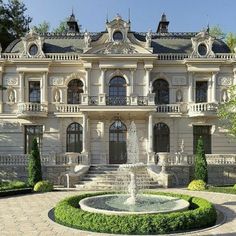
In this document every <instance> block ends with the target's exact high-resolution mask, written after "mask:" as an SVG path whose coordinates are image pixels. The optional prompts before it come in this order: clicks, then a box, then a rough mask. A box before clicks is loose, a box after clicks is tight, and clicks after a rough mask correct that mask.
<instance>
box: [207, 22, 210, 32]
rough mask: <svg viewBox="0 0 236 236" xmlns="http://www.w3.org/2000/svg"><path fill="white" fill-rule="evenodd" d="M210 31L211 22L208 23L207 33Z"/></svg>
mask: <svg viewBox="0 0 236 236" xmlns="http://www.w3.org/2000/svg"><path fill="white" fill-rule="evenodd" d="M209 32H210V26H209V23H208V24H207V33H208V34H209Z"/></svg>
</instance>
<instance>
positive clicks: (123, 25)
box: [106, 14, 130, 42]
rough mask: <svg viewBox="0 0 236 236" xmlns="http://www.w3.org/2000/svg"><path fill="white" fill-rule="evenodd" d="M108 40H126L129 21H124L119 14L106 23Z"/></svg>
mask: <svg viewBox="0 0 236 236" xmlns="http://www.w3.org/2000/svg"><path fill="white" fill-rule="evenodd" d="M106 28H107V32H108V36H109V37H108V42H116V41H117V42H121V41H122V42H127V40H128V37H127V35H128V32H129V31H130V22H127V21H124V20H123V19H122V18H121V16H120V15H119V14H117V16H116V18H115V19H114V20H112V21H110V22H107V23H106Z"/></svg>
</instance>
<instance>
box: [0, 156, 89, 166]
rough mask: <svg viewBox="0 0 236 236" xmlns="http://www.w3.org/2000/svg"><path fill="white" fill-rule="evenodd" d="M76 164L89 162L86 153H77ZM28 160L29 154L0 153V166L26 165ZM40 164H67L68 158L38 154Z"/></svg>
mask: <svg viewBox="0 0 236 236" xmlns="http://www.w3.org/2000/svg"><path fill="white" fill-rule="evenodd" d="M77 157H78V159H77V161H76V163H77V164H84V165H87V164H89V160H88V155H87V154H80V153H78V155H77ZM28 160H29V154H0V166H1V165H11V166H27V165H28ZM40 160H41V164H42V165H43V166H50V165H67V164H68V163H69V158H68V156H67V155H65V154H56V153H49V154H41V155H40Z"/></svg>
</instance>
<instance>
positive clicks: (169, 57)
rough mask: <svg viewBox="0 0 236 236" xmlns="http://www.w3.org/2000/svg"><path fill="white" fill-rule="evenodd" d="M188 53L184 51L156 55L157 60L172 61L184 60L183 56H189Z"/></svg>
mask: <svg viewBox="0 0 236 236" xmlns="http://www.w3.org/2000/svg"><path fill="white" fill-rule="evenodd" d="M190 57H191V55H190V54H185V53H159V54H158V55H157V59H158V60H164V61H172V60H184V59H185V58H190Z"/></svg>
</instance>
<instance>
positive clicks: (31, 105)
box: [0, 14, 236, 165]
mask: <svg viewBox="0 0 236 236" xmlns="http://www.w3.org/2000/svg"><path fill="white" fill-rule="evenodd" d="M168 24H169V22H168V21H167V19H166V16H165V15H164V14H163V15H162V17H161V21H160V22H159V25H158V27H157V30H156V32H155V33H153V32H151V31H149V32H146V33H140V32H135V31H133V30H132V28H131V22H130V21H129V20H128V21H125V20H123V19H122V18H121V17H120V16H119V15H117V16H116V17H115V18H114V19H113V20H112V21H107V22H106V27H105V29H104V31H103V32H98V33H89V32H87V31H85V32H80V28H79V26H78V24H77V22H76V20H75V17H74V15H73V14H72V15H71V17H70V19H69V21H68V31H67V32H65V33H64V34H60V35H56V34H52V33H48V34H45V35H39V34H37V33H36V32H34V31H32V30H31V31H30V32H29V33H27V34H26V35H25V37H23V38H21V39H17V40H15V41H13V42H12V43H11V44H10V45H9V46H8V47H7V49H6V50H5V51H4V52H1V54H0V81H1V84H2V85H3V86H4V87H5V88H6V89H5V90H1V91H0V152H1V153H2V154H3V153H5V154H6V153H7V154H12V155H18V154H27V153H29V152H30V150H31V144H32V139H33V138H34V137H37V139H38V142H39V147H40V151H41V154H42V156H43V155H44V154H45V155H46V154H47V155H54V156H57V155H58V156H60V155H65V154H67V153H79V155H80V156H82V157H83V158H82V159H83V161H84V162H86V163H91V164H93V165H96V164H120V163H126V161H127V151H126V140H127V138H128V133H127V130H128V128H129V125H130V123H131V121H134V122H135V124H136V126H137V133H138V140H139V149H140V151H139V155H140V157H139V159H140V160H141V161H142V162H144V163H153V162H155V153H159V152H168V153H171V154H174V153H177V152H179V151H180V146H181V147H182V148H183V146H184V151H185V152H186V153H188V154H194V153H195V150H196V142H197V140H198V138H199V136H202V137H203V139H204V144H205V151H206V153H207V154H231V153H235V152H236V142H235V141H234V140H231V139H229V138H228V137H227V131H226V130H225V129H223V128H222V127H221V126H220V122H219V120H218V118H217V108H218V105H219V104H220V103H222V102H225V101H227V100H228V94H227V89H228V87H229V86H230V85H232V84H235V83H236V54H234V53H230V50H229V48H228V47H227V45H226V44H225V43H224V42H223V41H221V40H218V39H215V38H214V37H212V36H211V35H209V32H208V30H203V31H202V32H196V33H185V32H169V31H168ZM181 144H182V145H181Z"/></svg>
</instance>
